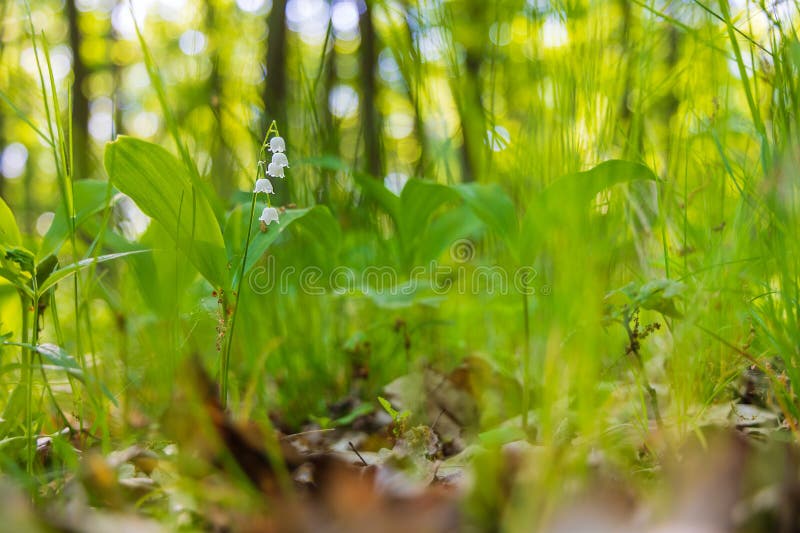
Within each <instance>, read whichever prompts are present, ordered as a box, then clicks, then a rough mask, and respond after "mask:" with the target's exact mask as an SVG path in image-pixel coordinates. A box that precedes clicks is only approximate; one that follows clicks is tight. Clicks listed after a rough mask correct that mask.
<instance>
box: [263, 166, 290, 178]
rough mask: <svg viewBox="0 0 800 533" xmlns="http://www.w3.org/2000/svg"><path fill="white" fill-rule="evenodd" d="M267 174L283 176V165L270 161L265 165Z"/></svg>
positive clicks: (274, 176)
mask: <svg viewBox="0 0 800 533" xmlns="http://www.w3.org/2000/svg"><path fill="white" fill-rule="evenodd" d="M267 174H269V175H270V176H272V177H273V178H285V177H286V175H285V174H284V173H283V167H282V166H280V165H279V164H278V163H270V164H269V166H268V167H267Z"/></svg>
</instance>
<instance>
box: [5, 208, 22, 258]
mask: <svg viewBox="0 0 800 533" xmlns="http://www.w3.org/2000/svg"><path fill="white" fill-rule="evenodd" d="M21 241H22V237H21V236H20V233H19V227H18V226H17V220H16V219H15V218H14V213H12V212H11V208H10V207H8V204H7V203H6V202H5V200H3V199H2V198H0V245H4V246H19V244H20V242H21Z"/></svg>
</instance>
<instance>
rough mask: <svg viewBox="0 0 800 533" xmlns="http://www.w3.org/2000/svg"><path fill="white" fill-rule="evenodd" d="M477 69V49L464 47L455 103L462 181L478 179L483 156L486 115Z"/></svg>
mask: <svg viewBox="0 0 800 533" xmlns="http://www.w3.org/2000/svg"><path fill="white" fill-rule="evenodd" d="M480 70H481V52H480V51H479V50H476V49H474V48H473V49H469V50H467V57H466V71H465V80H464V83H463V85H462V89H463V92H462V95H461V98H460V101H459V106H458V113H459V118H460V120H461V135H462V145H461V164H462V170H463V177H462V179H463V180H464V181H465V182H468V181H476V180H478V179H479V177H480V175H481V173H482V171H483V164H484V160H485V159H486V157H485V150H486V149H485V143H484V140H485V138H486V117H485V115H484V112H483V100H482V98H481V79H480Z"/></svg>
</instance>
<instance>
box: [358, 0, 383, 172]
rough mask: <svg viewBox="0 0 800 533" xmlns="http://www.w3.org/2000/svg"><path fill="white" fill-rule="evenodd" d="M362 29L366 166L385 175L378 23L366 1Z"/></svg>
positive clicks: (362, 84)
mask: <svg viewBox="0 0 800 533" xmlns="http://www.w3.org/2000/svg"><path fill="white" fill-rule="evenodd" d="M358 25H359V30H360V31H361V47H360V49H359V52H360V60H361V61H360V62H361V130H362V132H363V135H364V152H365V156H366V169H367V172H369V173H370V174H371V175H372V176H374V177H376V178H383V174H384V170H383V158H382V156H381V120H380V113H378V109H377V105H376V100H377V88H378V87H377V78H376V74H377V72H376V71H377V68H376V66H377V62H378V61H377V60H378V53H377V43H376V39H377V37H376V35H375V26H374V25H373V23H372V8H370V6H369V2H367V3H365V8H364V12H363V13H362V14H361V17H360V20H359V23H358Z"/></svg>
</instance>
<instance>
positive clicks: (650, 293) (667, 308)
mask: <svg viewBox="0 0 800 533" xmlns="http://www.w3.org/2000/svg"><path fill="white" fill-rule="evenodd" d="M685 290H686V285H685V284H684V283H681V282H680V281H675V280H671V279H658V280H653V281H650V282H648V283H645V284H644V285H642V287H641V288H640V289H639V293H638V294H637V295H636V298H635V300H634V304H635V305H640V306H642V307H644V308H645V309H651V310H653V311H658V312H659V313H661V314H663V315H665V316H669V317H673V318H682V317H683V314H682V313H681V312H680V311H678V308H677V307H676V305H675V303H676V301H675V300H676V298H679V297H680V296H681V295H682V294H683V292H684V291H685Z"/></svg>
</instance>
